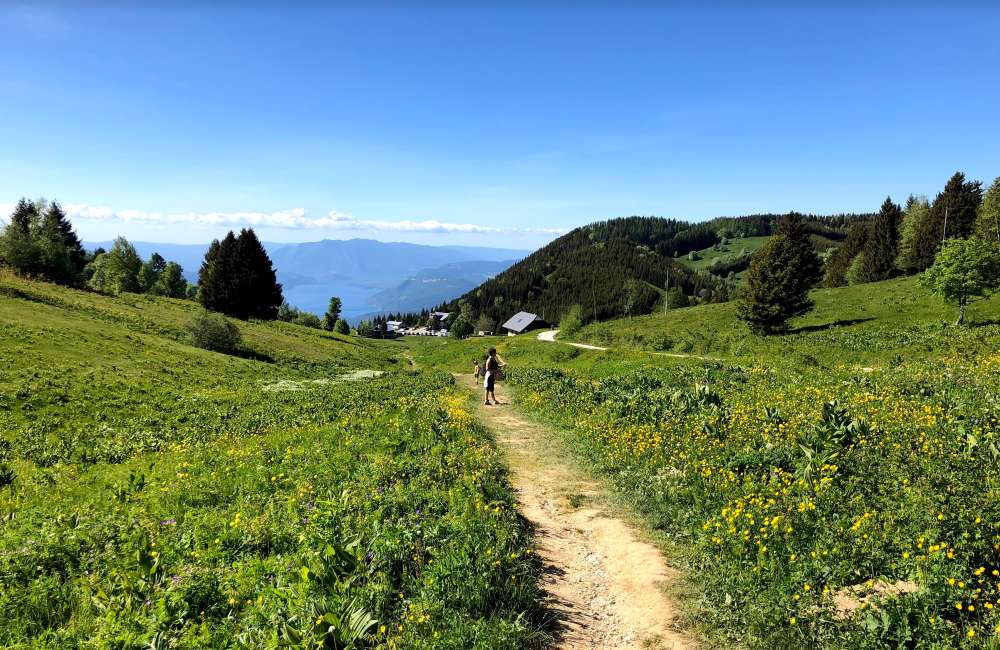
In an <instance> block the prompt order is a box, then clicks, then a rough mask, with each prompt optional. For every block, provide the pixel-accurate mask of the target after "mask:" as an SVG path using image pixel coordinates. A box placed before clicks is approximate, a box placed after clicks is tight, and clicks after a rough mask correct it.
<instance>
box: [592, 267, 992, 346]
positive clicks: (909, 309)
mask: <svg viewBox="0 0 1000 650" xmlns="http://www.w3.org/2000/svg"><path fill="white" fill-rule="evenodd" d="M813 298H814V300H815V302H816V308H815V309H814V310H813V311H811V312H809V313H808V314H805V315H804V316H802V317H799V318H796V319H794V320H793V321H792V323H791V325H792V333H791V334H788V335H784V336H775V337H767V338H762V337H757V336H752V335H750V334H749V333H748V332H747V329H746V326H745V325H744V324H743V323H741V322H740V321H739V320H737V318H736V306H737V305H736V303H735V302H731V303H725V304H709V305H699V306H696V307H689V308H686V309H678V310H673V311H669V312H667V313H659V314H651V315H648V316H642V317H636V318H632V319H620V320H615V321H608V322H604V323H594V324H591V325H589V326H587V327H585V328H584V329H583V330H582V331H581V332H579V333H578V334H577V335H575V336H574V340H579V341H584V342H589V343H594V344H597V345H606V346H607V345H613V346H623V347H630V348H640V349H646V350H657V351H673V352H682V353H695V354H709V355H719V356H725V357H727V358H734V359H754V358H760V357H768V358H771V359H781V358H782V357H783V356H784V355H785V354H786V353H788V352H789V351H796V352H798V353H801V354H803V355H811V356H812V357H814V358H815V359H817V360H821V361H822V360H823V359H824V358H825V357H826V355H827V354H828V352H829V351H830V350H833V349H836V350H837V353H836V359H837V360H840V361H854V362H876V361H878V360H883V361H886V360H890V359H892V358H894V357H895V356H896V355H920V354H925V353H926V352H927V347H928V345H931V344H932V347H933V348H934V349H941V348H942V346H944V348H945V349H954V350H956V351H960V350H962V349H970V346H971V348H977V349H978V348H986V347H989V346H990V345H994V346H995V345H996V343H997V341H998V339H1000V332H998V330H997V326H996V325H995V324H992V323H996V322H997V320H998V319H1000V295H997V296H994V297H992V298H991V299H989V300H984V301H979V302H976V303H973V305H972V307H971V308H970V310H969V313H970V316H971V320H972V322H973V323H980V324H981V325H979V326H973V327H971V328H964V329H958V330H954V331H951V330H950V329H949V335H948V336H941V333H942V330H945V328H948V324H949V323H950V322H952V321H953V320H954V317H955V314H954V308H953V307H951V306H949V305H946V304H944V303H943V302H942V301H941V300H940V299H939V298H937V297H935V296H933V295H931V294H930V293H929V292H928V291H927V290H926V289H923V288H921V287H919V286H917V284H916V279H915V278H901V279H897V280H890V281H887V282H879V283H873V284H864V285H857V286H852V287H843V288H838V289H818V290H816V291H814V292H813ZM984 323H985V325H983V324H984ZM862 339H864V344H863V345H861V344H859V343H858V342H859V341H861V340H862Z"/></svg>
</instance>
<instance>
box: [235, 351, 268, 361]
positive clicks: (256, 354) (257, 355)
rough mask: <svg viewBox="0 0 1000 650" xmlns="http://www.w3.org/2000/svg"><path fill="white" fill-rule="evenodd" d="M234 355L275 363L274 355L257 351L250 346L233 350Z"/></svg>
mask: <svg viewBox="0 0 1000 650" xmlns="http://www.w3.org/2000/svg"><path fill="white" fill-rule="evenodd" d="M232 356H234V357H240V358H241V359H249V360H250V361H262V362H264V363H274V357H272V356H271V355H269V354H264V353H263V352H257V351H256V350H252V349H250V348H240V349H238V350H235V351H234V352H232Z"/></svg>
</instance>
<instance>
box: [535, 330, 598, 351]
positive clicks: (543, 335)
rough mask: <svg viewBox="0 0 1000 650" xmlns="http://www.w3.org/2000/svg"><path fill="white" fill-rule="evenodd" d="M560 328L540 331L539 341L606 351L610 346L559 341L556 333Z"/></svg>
mask: <svg viewBox="0 0 1000 650" xmlns="http://www.w3.org/2000/svg"><path fill="white" fill-rule="evenodd" d="M558 333H559V330H545V331H544V332H539V333H538V340H539V341H548V342H549V343H563V344H564V345H572V346H573V347H574V348H582V349H584V350H600V351H606V350H607V349H608V348H602V347H601V346H599V345H590V344H589V343H572V342H570V341H557V340H556V334H558Z"/></svg>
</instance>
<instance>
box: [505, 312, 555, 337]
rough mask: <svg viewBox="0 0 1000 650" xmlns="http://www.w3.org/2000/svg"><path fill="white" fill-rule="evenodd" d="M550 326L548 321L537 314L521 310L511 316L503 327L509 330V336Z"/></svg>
mask: <svg viewBox="0 0 1000 650" xmlns="http://www.w3.org/2000/svg"><path fill="white" fill-rule="evenodd" d="M548 326H549V325H548V323H546V322H545V321H543V320H542V319H541V318H539V317H538V316H537V315H535V314H531V313H529V312H526V311H519V312H517V313H516V314H514V315H513V316H511V318H510V320H508V321H507V322H506V323H504V324H503V325H502V326H501V327H503V329H505V330H507V336H516V335H517V334H523V333H525V332H530V331H531V330H536V329H540V328H542V327H548Z"/></svg>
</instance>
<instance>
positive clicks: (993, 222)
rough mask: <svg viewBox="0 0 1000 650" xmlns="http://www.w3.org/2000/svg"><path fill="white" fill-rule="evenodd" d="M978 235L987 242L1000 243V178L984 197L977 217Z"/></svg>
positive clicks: (999, 177)
mask: <svg viewBox="0 0 1000 650" xmlns="http://www.w3.org/2000/svg"><path fill="white" fill-rule="evenodd" d="M975 230H976V234H977V235H978V236H979V237H981V238H982V239H985V240H987V241H993V242H1000V176H998V177H997V178H996V180H994V181H993V184H992V185H990V188H989V189H988V190H986V194H984V195H983V203H982V205H980V206H979V214H978V216H977V217H976V229H975Z"/></svg>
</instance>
